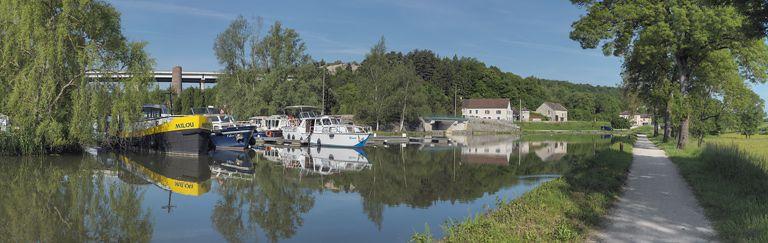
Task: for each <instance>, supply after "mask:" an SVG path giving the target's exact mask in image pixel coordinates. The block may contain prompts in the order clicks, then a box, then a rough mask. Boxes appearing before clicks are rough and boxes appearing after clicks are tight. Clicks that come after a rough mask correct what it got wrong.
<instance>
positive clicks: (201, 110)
mask: <svg viewBox="0 0 768 243" xmlns="http://www.w3.org/2000/svg"><path fill="white" fill-rule="evenodd" d="M192 114H195V115H218V114H222V112H221V110H220V109H217V108H215V107H212V106H209V107H198V108H192Z"/></svg>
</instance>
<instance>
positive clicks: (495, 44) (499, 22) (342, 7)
mask: <svg viewBox="0 0 768 243" xmlns="http://www.w3.org/2000/svg"><path fill="white" fill-rule="evenodd" d="M108 1H109V2H111V3H112V4H113V5H114V6H115V7H116V8H117V9H118V10H119V11H120V12H121V13H122V28H123V33H124V34H125V35H126V36H127V37H128V38H129V40H132V41H146V42H148V46H147V51H148V52H149V53H150V55H151V56H152V57H153V58H154V59H155V61H156V63H157V65H156V69H157V70H170V69H171V67H173V66H176V65H178V66H182V67H183V69H184V70H191V71H217V70H220V69H221V68H222V66H221V65H220V64H219V63H218V61H217V60H216V56H215V55H214V52H213V42H214V39H215V38H216V36H217V34H218V33H220V32H222V31H224V30H225V29H226V28H227V25H228V24H229V23H230V22H231V21H232V20H233V19H235V18H236V17H237V16H238V15H243V16H245V17H246V18H251V19H255V18H257V17H261V18H263V20H264V25H265V28H266V27H268V26H270V25H271V24H272V23H274V22H275V21H280V22H282V23H283V26H285V27H287V28H292V29H295V30H296V31H297V32H298V33H299V35H300V36H301V38H302V40H303V41H304V42H305V44H306V46H307V52H308V53H307V54H309V55H311V56H312V57H313V58H314V59H315V60H325V61H328V62H332V61H336V60H341V61H345V62H351V61H358V62H359V61H361V60H363V59H364V58H365V54H366V53H367V52H368V50H369V49H370V47H371V46H373V45H374V44H375V43H376V42H377V41H378V40H379V38H380V37H382V36H383V37H384V38H385V39H386V45H387V48H388V50H391V51H400V52H404V53H406V52H408V51H411V50H413V49H429V50H432V51H434V52H435V53H437V54H438V55H440V56H444V57H452V56H454V55H457V56H466V57H474V58H477V59H478V60H480V61H483V62H485V63H486V64H487V65H492V66H496V67H499V68H500V69H501V70H503V71H506V72H512V73H515V74H517V75H520V76H523V77H527V76H536V77H540V78H546V79H555V80H565V81H571V82H576V83H588V84H593V85H603V86H618V85H619V84H620V83H621V77H620V75H619V73H620V70H621V59H620V58H617V57H607V56H604V55H603V54H602V52H601V51H600V50H584V49H582V48H581V47H580V46H579V44H578V43H577V42H575V41H572V40H571V39H569V38H568V34H569V31H570V28H571V27H570V26H571V23H573V22H574V21H576V20H577V19H578V18H579V17H580V16H581V15H583V14H584V10H583V9H580V8H578V7H576V6H574V5H572V4H570V1H565V0H544V1H518V0H478V1H466V0H446V1H437V0H410V1H409V0H367V1H363V0H337V1H316V0H304V1H298V0H283V1H258V0H257V1H234V0H228V1H218V0H217V1H209V0H154V1H150V0H146V1H144V0H137V1H133V0H108ZM754 89H755V91H756V92H757V93H758V94H760V96H761V97H762V98H763V99H764V100H768V85H757V86H755V87H754Z"/></svg>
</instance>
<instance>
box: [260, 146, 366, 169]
mask: <svg viewBox="0 0 768 243" xmlns="http://www.w3.org/2000/svg"><path fill="white" fill-rule="evenodd" d="M257 151H258V152H259V153H261V154H262V155H263V157H264V159H266V160H269V161H272V162H276V163H279V164H281V165H282V166H283V167H285V168H291V169H298V170H300V171H301V172H303V173H304V174H318V175H331V174H335V173H342V172H359V171H362V170H365V169H370V168H371V164H370V163H369V162H368V157H367V155H366V154H365V152H363V150H361V149H352V148H332V147H314V148H295V147H272V146H270V147H265V148H264V149H263V150H257Z"/></svg>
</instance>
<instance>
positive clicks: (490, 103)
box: [461, 99, 515, 121]
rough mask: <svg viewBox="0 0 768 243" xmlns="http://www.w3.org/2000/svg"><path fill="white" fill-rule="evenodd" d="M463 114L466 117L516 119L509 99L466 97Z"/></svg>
mask: <svg viewBox="0 0 768 243" xmlns="http://www.w3.org/2000/svg"><path fill="white" fill-rule="evenodd" d="M461 115H462V116H464V117H465V118H479V119H493V120H508V121H512V120H514V117H515V116H514V114H513V112H512V106H511V105H510V103H509V100H508V99H466V100H463V101H462V103H461Z"/></svg>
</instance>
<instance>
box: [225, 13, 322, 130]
mask: <svg viewBox="0 0 768 243" xmlns="http://www.w3.org/2000/svg"><path fill="white" fill-rule="evenodd" d="M261 29H262V28H261V19H258V20H257V21H256V23H251V22H249V21H248V20H246V19H245V18H244V17H242V16H239V17H238V18H236V19H235V20H233V21H232V23H230V25H229V26H228V27H227V29H226V30H224V31H223V32H222V33H220V34H219V35H218V37H217V38H216V42H215V43H214V46H213V49H214V51H215V53H216V57H217V59H218V60H219V63H221V64H223V65H224V66H225V70H224V71H225V74H224V75H223V77H222V78H221V79H220V80H219V83H218V85H217V86H218V89H219V90H220V92H217V93H216V103H217V104H218V105H220V106H222V107H223V108H225V109H226V110H228V111H230V112H231V113H233V114H234V115H236V116H238V117H250V116H254V115H269V114H274V113H276V112H278V111H279V110H280V109H281V108H283V107H285V106H290V105H316V104H319V103H320V102H319V101H320V98H319V97H320V94H321V93H322V90H321V89H320V86H321V85H320V79H321V77H322V72H321V70H320V68H318V67H317V66H315V65H314V63H312V60H311V58H310V57H309V56H308V55H307V54H305V52H306V47H305V45H304V42H303V41H302V40H301V38H300V37H299V34H298V33H297V32H296V31H295V30H293V29H289V28H284V27H283V26H282V24H281V23H280V22H279V21H278V22H275V23H274V24H273V25H272V26H271V27H270V28H269V30H268V31H267V32H266V33H265V34H264V35H263V36H262V34H263V33H261Z"/></svg>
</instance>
